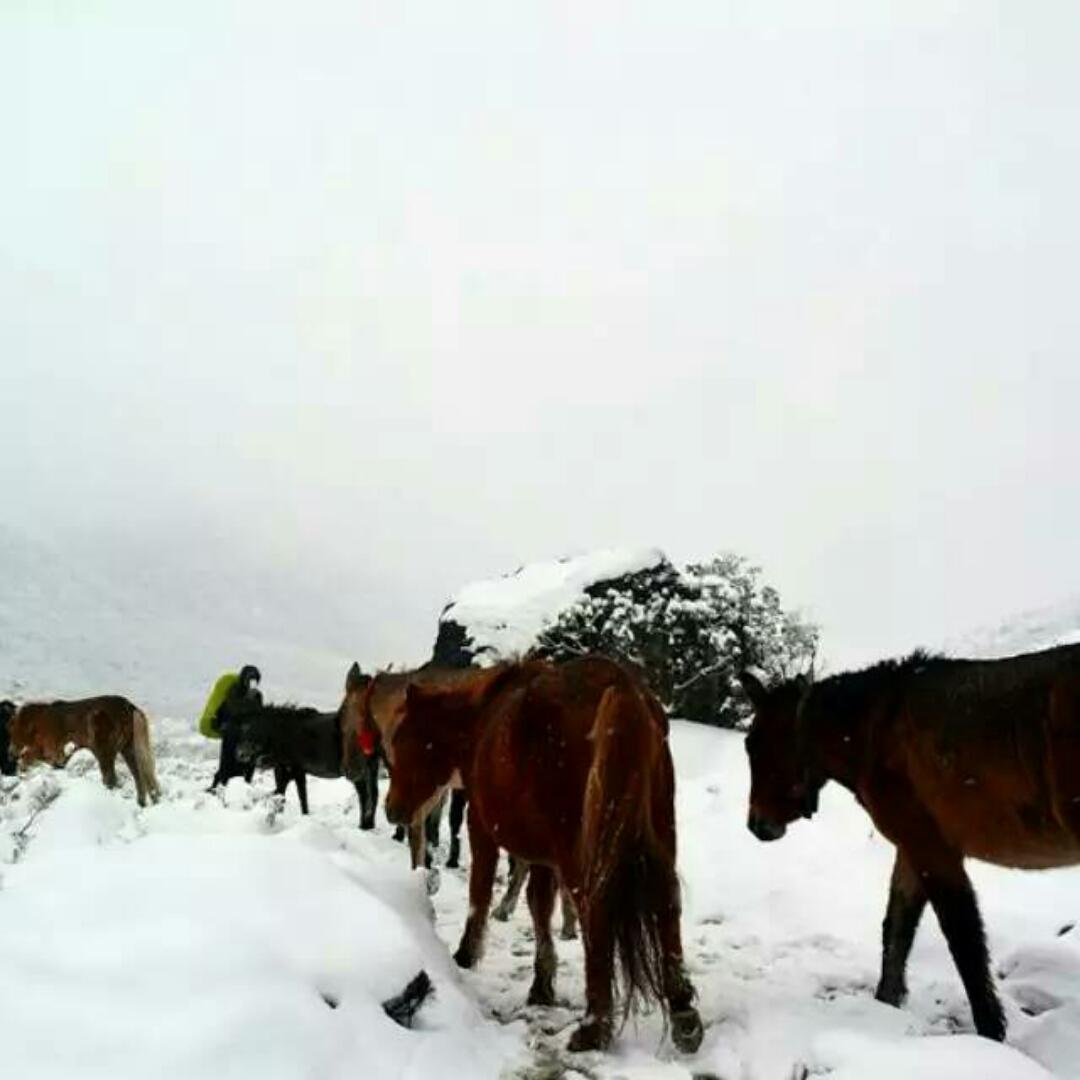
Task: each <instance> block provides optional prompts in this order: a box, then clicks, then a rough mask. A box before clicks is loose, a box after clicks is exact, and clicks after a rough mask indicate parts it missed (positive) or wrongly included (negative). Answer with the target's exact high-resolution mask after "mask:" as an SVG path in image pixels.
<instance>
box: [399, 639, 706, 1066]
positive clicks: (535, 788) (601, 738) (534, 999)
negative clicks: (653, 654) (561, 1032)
mask: <svg viewBox="0 0 1080 1080" xmlns="http://www.w3.org/2000/svg"><path fill="white" fill-rule="evenodd" d="M667 727H668V725H667V718H666V716H665V715H664V712H663V709H662V708H661V706H660V704H659V702H657V701H656V699H655V698H654V697H653V695H652V694H651V693H649V691H648V690H647V689H646V688H645V687H644V686H643V685H642V684H641V683H640V682H639V681H638V679H636V678H635V677H634V676H633V675H631V674H630V673H629V672H628V671H626V670H625V669H624V668H622V667H621V666H619V665H618V664H616V663H614V662H613V661H611V660H607V659H605V658H602V657H587V658H584V659H580V660H572V661H569V662H567V663H565V664H562V665H554V664H550V663H547V662H542V661H532V662H528V663H520V664H507V665H502V666H498V667H494V668H490V669H487V670H484V671H480V672H474V673H473V674H472V675H471V676H470V677H469V678H468V679H466V680H464V681H462V682H460V683H459V684H458V685H456V686H453V687H443V688H432V689H429V688H426V687H423V686H421V685H415V684H414V685H410V686H409V687H408V689H407V691H406V692H405V695H404V701H403V704H402V707H401V717H400V721H399V723H398V724H397V726H396V730H395V732H394V735H393V740H392V748H391V749H392V753H393V759H394V768H393V772H392V774H391V780H390V790H389V792H388V793H387V796H386V812H387V816H388V817H389V818H390V819H391V820H392V821H400V822H409V821H412V820H414V818H415V817H416V815H417V814H418V813H422V812H423V811H424V809H425V808H426V807H427V806H429V805H431V804H432V803H433V802H434V801H436V800H437V799H438V798H439V797H440V795H441V793H442V792H443V791H444V790H445V789H446V787H447V786H448V785H449V784H451V783H452V782H455V781H457V780H460V781H461V782H462V783H463V784H464V786H465V789H466V790H467V791H468V793H469V841H470V845H471V848H472V860H473V863H472V871H471V876H470V880H469V916H468V920H467V922H466V924H465V931H464V934H463V936H462V939H461V944H460V946H459V947H458V950H457V952H456V953H455V954H454V959H455V960H456V961H457V963H458V964H459V965H460V966H461V967H472V966H473V965H474V964H475V963H476V962H477V960H478V959H479V957H480V953H481V949H482V945H483V938H484V931H485V928H486V925H487V916H488V907H489V905H490V903H491V893H492V887H493V883H494V877H495V866H496V862H497V861H498V855H499V848H500V847H503V848H506V850H507V851H509V852H510V853H511V854H512V855H514V856H516V857H518V858H521V859H523V860H525V861H527V862H529V863H532V864H534V865H533V866H532V870H531V873H530V875H529V884H528V893H527V895H528V901H529V910H530V912H531V913H532V917H533V928H534V932H535V939H536V961H535V967H534V978H533V983H532V987H531V989H530V991H529V1003H530V1004H534V1005H552V1004H554V1001H555V989H554V978H555V967H556V959H555V946H554V942H553V941H552V937H551V914H552V909H553V908H554V903H555V890H556V872H557V874H558V876H559V877H560V878H561V879H562V881H563V882H564V883H565V885H566V886H567V887H568V888H569V890H570V893H571V895H572V897H573V898H574V901H575V904H576V906H577V910H578V914H579V916H580V919H581V933H582V938H583V941H584V946H585V977H586V998H587V1005H588V1013H587V1015H586V1017H585V1019H584V1021H583V1022H582V1023H581V1025H580V1026H579V1027H578V1029H577V1030H576V1031H575V1032H574V1034H573V1036H572V1037H571V1040H570V1049H571V1050H593V1049H600V1048H603V1047H605V1046H607V1045H608V1043H609V1042H610V1041H611V1037H612V1023H613V1021H612V1016H613V1011H614V997H615V984H616V979H615V961H616V959H618V962H619V967H620V969H621V974H622V980H621V981H622V990H623V996H624V1001H623V1006H624V1015H626V1014H628V1013H629V1011H630V1010H631V1009H632V1008H633V1006H634V1005H635V1003H636V1002H637V1001H638V1000H639V999H644V1000H654V1001H657V1002H659V1003H660V1005H661V1007H662V1008H663V1009H664V1010H665V1012H666V1013H667V1014H668V1015H669V1016H670V1021H671V1031H672V1038H673V1041H674V1042H675V1044H676V1046H677V1047H678V1048H679V1049H681V1050H685V1051H688V1052H692V1051H693V1050H696V1049H697V1047H698V1046H699V1045H700V1043H701V1039H702V1034H703V1029H702V1026H701V1020H700V1018H699V1016H698V1013H697V1010H696V1009H695V1008H694V1005H693V1001H694V996H695V995H694V989H693V986H692V985H691V983H690V980H689V979H688V978H687V976H686V972H685V970H684V967H683V954H682V942H681V937H680V927H679V919H680V902H679V882H678V878H677V876H676V873H675V775H674V769H673V766H672V761H671V753H670V750H669V748H668V744H667Z"/></svg>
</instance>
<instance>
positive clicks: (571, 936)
mask: <svg viewBox="0 0 1080 1080" xmlns="http://www.w3.org/2000/svg"><path fill="white" fill-rule="evenodd" d="M559 937H561V938H562V939H563V941H577V930H576V929H575V928H574V927H573V926H564V927H563V928H562V930H561V931H560V932H559Z"/></svg>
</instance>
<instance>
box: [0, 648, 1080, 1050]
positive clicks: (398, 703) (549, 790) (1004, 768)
mask: <svg viewBox="0 0 1080 1080" xmlns="http://www.w3.org/2000/svg"><path fill="white" fill-rule="evenodd" d="M740 681H741V684H742V689H743V691H744V693H745V694H746V697H747V699H748V701H749V703H750V706H751V708H752V722H751V724H750V727H749V731H748V733H747V736H746V750H747V753H748V757H749V764H750V778H751V786H750V800H749V813H748V820H747V824H748V826H749V828H750V830H751V831H752V832H753V834H754V835H755V836H756V837H758V839H760V840H763V841H775V840H778V839H780V838H781V837H782V836H783V835H784V833H785V831H786V829H787V826H788V825H789V824H791V823H792V822H794V821H796V820H798V819H799V818H808V817H811V816H812V815H813V814H814V812H815V811H816V809H817V805H818V796H819V793H820V791H821V789H822V787H823V786H824V785H825V784H826V783H828V782H829V781H836V782H837V783H839V784H841V785H842V786H844V787H845V788H847V789H848V790H850V791H851V792H852V793H853V794H854V796H855V798H856V799H857V800H858V802H859V803H860V804H861V805H862V807H863V808H864V809H865V810H866V812H867V813H868V814H869V815H870V817H871V818H872V820H873V822H874V825H875V827H876V828H877V829H878V831H879V832H880V833H881V834H882V835H883V836H884V837H886V838H887V839H888V840H889V841H891V842H892V843H893V844H894V845H895V848H896V861H895V865H894V868H893V873H892V880H891V884H890V889H889V896H888V903H887V907H886V912H885V919H884V922H883V926H882V961H881V975H880V980H879V982H878V986H877V998H878V999H879V1000H881V1001H883V1002H886V1003H888V1004H891V1005H899V1004H900V1003H901V1002H902V1001H903V999H904V997H905V994H906V968H907V960H908V955H909V953H910V951H911V946H912V943H913V941H914V938H915V934H916V931H917V928H918V925H919V921H920V918H921V916H922V914H923V912H924V910H925V908H926V905H927V904H928V903H929V905H930V906H931V907H932V908H933V910H934V913H935V915H936V916H937V919H938V922H939V924H940V926H941V929H942V931H943V933H944V936H945V939H946V942H947V943H948V947H949V949H950V952H951V954H952V956H953V959H954V961H955V963H956V967H957V970H958V972H959V974H960V977H961V980H962V982H963V984H964V988H965V990H966V992H967V996H968V999H969V1001H970V1004H971V1009H972V1015H973V1019H974V1023H975V1028H976V1030H977V1031H978V1032H979V1033H980V1034H981V1035H984V1036H986V1037H988V1038H991V1039H998V1040H1000V1039H1003V1038H1004V1036H1005V1021H1004V1016H1003V1012H1002V1008H1001V1004H1000V1002H999V1000H998V997H997V994H996V992H995V989H994V985H993V980H992V977H991V972H990V964H989V956H988V952H987V946H986V940H985V935H984V932H983V926H982V921H981V917H980V914H979V908H978V903H977V900H976V897H975V892H974V889H973V887H972V884H971V881H970V879H969V878H968V876H967V873H966V871H965V869H964V861H965V859H966V858H969V857H970V858H975V859H980V860H983V861H987V862H991V863H996V864H999V865H1002V866H1008V867H1015V868H1020V869H1042V868H1049V867H1057V866H1068V865H1074V864H1076V863H1080V645H1066V646H1059V647H1057V648H1053V649H1049V650H1046V651H1043V652H1038V653H1031V654H1026V655H1022V656H1016V657H1011V658H1008V659H1003V660H959V659H949V658H944V657H938V656H930V655H927V654H925V653H921V652H918V653H915V654H913V655H912V656H910V657H907V658H905V659H903V660H889V661H884V662H882V663H879V664H876V665H874V666H871V667H868V668H866V669H864V670H862V671H857V672H851V673H845V674H839V675H834V676H831V677H830V678H827V679H824V680H821V681H819V682H812V681H811V680H809V679H807V678H805V677H802V676H800V677H797V678H794V679H789V680H786V681H781V682H779V683H777V684H775V685H771V686H770V685H767V683H766V681H765V680H764V679H763V678H762V677H761V676H760V675H759V674H757V673H755V672H753V671H751V670H748V671H745V672H743V673H742V674H741V676H740ZM237 723H238V724H239V725H240V728H239V737H238V753H239V755H240V757H241V760H245V761H248V762H255V763H256V764H258V765H260V766H263V767H273V768H274V770H275V773H276V779H277V787H278V789H279V790H280V791H281V792H282V793H283V792H284V790H285V787H286V785H287V784H288V783H289V782H295V783H296V785H297V790H298V794H299V797H300V801H301V806H302V809H303V810H304V811H305V812H306V811H307V792H306V784H305V777H306V774H307V773H309V772H310V773H313V774H314V775H318V776H344V777H347V778H348V779H349V780H351V781H352V782H353V783H354V784H355V785H356V788H357V793H358V795H359V798H360V812H361V820H360V825H361V828H371V827H372V826H373V825H374V821H375V807H376V804H377V798H378V776H379V765H380V762H385V764H386V765H387V767H388V771H389V776H390V786H389V790H388V792H387V794H386V800H385V809H386V815H387V818H388V819H389V820H390V821H391V822H392V823H394V824H396V825H397V826H399V828H401V829H402V830H405V831H407V832H408V835H409V839H410V851H411V855H412V860H413V865H414V866H420V865H424V864H425V862H426V861H427V860H428V859H429V858H430V844H431V841H432V840H433V838H434V836H435V835H437V828H438V825H437V820H438V814H439V813H440V811H441V809H442V807H443V805H444V804H445V802H446V800H447V798H448V797H450V795H451V793H452V794H453V803H452V808H453V809H454V810H455V814H454V815H452V816H454V817H455V818H456V821H455V822H454V823H452V824H456V825H457V827H458V828H459V827H460V824H461V819H462V816H463V811H464V809H465V807H466V804H467V821H468V832H469V846H470V851H471V858H472V864H471V867H470V877H469V911H468V917H467V919H466V923H465V927H464V930H463V933H462V938H461V941H460V944H459V945H458V948H457V950H456V952H455V953H454V959H455V960H456V961H457V963H458V964H459V965H461V966H462V967H472V966H473V965H474V964H476V963H477V962H478V960H479V959H480V956H481V953H482V951H483V945H484V935H485V929H486V926H487V920H488V916H489V908H490V905H491V899H492V892H493V884H494V879H495V870H496V865H497V862H498V858H499V853H500V851H506V852H508V853H509V854H510V855H511V856H512V857H513V858H514V860H515V864H514V874H513V878H512V881H511V889H510V891H511V893H513V895H514V896H516V890H519V889H520V888H521V887H522V886H523V885H524V884H525V881H526V880H527V887H526V895H527V898H528V905H529V911H530V914H531V916H532V923H533V930H534V936H535V958H534V966H533V981H532V985H531V987H530V989H529V995H528V1001H529V1003H530V1004H533V1005H538V1006H544V1005H551V1004H553V1003H554V1000H555V990H554V978H555V968H556V960H555V946H554V942H553V939H552V934H551V918H552V914H553V911H554V907H555V900H556V897H557V896H558V895H559V891H560V889H561V890H562V893H563V908H564V917H565V916H567V914H569V915H570V917H571V918H573V917H574V916H576V918H577V919H578V920H579V921H580V930H581V937H582V942H583V945H584V953H585V981H586V1006H587V1008H586V1014H585V1017H584V1018H583V1020H582V1022H581V1023H580V1025H579V1026H578V1028H577V1029H576V1031H575V1032H574V1034H573V1036H572V1037H571V1040H570V1049H572V1050H591V1049H601V1048H603V1047H605V1046H607V1045H608V1044H609V1043H610V1041H611V1039H612V1037H613V1034H614V1030H615V1024H616V1021H617V1019H618V1017H619V1015H620V1014H621V1016H622V1017H624V1018H625V1017H626V1016H627V1015H629V1014H630V1013H631V1012H632V1011H633V1010H634V1008H635V1007H636V1006H637V1005H638V1004H640V1003H656V1004H658V1005H659V1006H660V1008H661V1009H662V1011H663V1014H664V1017H665V1021H666V1022H667V1024H668V1027H669V1030H670V1032H671V1037H672V1041H673V1043H674V1044H675V1046H676V1047H677V1048H678V1049H680V1050H682V1051H684V1052H693V1051H694V1050H696V1049H697V1047H698V1046H699V1045H700V1043H701V1040H702V1037H703V1031H704V1029H703V1025H702V1022H701V1018H700V1016H699V1014H698V1011H697V1009H696V1007H695V992H694V988H693V985H692V984H691V982H690V979H689V978H688V975H687V972H686V969H685V966H684V963H683V949H682V941H681V933H680V919H681V916H680V895H679V882H678V878H677V875H676V839H677V830H676V821H675V779H676V778H675V771H674V766H673V763H672V757H671V752H670V749H669V746H668V718H667V716H666V714H665V712H664V709H663V708H662V706H661V705H660V703H659V702H658V700H657V698H656V697H655V695H654V694H653V693H652V692H651V690H650V689H649V687H648V685H647V684H646V682H645V680H644V678H643V676H642V675H641V674H640V673H639V672H637V671H635V670H631V669H628V668H627V667H625V666H623V665H621V664H619V663H617V662H615V661H613V660H610V659H607V658H604V657H600V656H594V657H585V658H580V659H575V660H570V661H566V662H564V663H559V664H557V663H552V662H549V661H539V660H534V661H530V660H526V661H519V662H513V663H503V664H499V665H496V666H494V667H490V668H485V669H475V668H471V669H464V670H461V669H449V668H443V667H439V666H436V665H434V664H429V665H426V666H425V667H422V668H420V669H418V670H416V671H412V672H384V673H380V674H377V675H374V676H367V675H363V674H362V673H361V672H360V670H359V668H358V667H357V666H356V665H353V667H352V669H350V671H349V673H348V675H347V677H346V682H345V692H344V698H343V700H342V703H341V706H340V708H339V709H338V710H337V712H335V713H318V712H316V711H315V710H310V709H297V708H293V707H278V706H262V707H260V708H258V709H253V710H252V711H251V713H250V714H249V715H247V714H245V715H242V716H241V717H239V718H238V720H237ZM0 736H6V739H7V740H8V742H9V743H10V751H8V749H7V747H6V746H5V745H4V742H3V741H2V740H0V752H2V753H0V759H2V758H3V757H5V756H7V757H8V759H9V764H11V762H12V761H17V762H19V763H20V764H27V763H29V762H31V761H35V760H42V761H46V762H49V763H51V764H62V762H63V758H64V755H65V754H66V753H67V747H69V746H70V745H71V744H72V743H74V744H75V745H76V746H85V747H88V748H89V749H91V750H92V751H93V753H94V754H95V756H96V757H97V759H98V763H99V765H100V768H101V772H102V777H103V779H104V781H105V783H106V785H108V786H110V787H111V786H114V785H115V783H116V773H115V758H116V755H117V754H119V755H120V756H122V757H123V758H124V760H125V761H126V762H127V764H128V767H129V768H130V769H131V771H132V775H133V776H134V778H135V783H136V790H137V795H138V798H139V802H140V804H144V803H145V800H146V798H147V797H150V798H151V799H156V798H157V796H158V791H159V789H158V785H157V780H156V777H155V774H154V768H153V757H152V754H151V752H150V744H149V737H148V725H147V722H146V717H145V715H144V714H143V713H142V712H141V711H140V710H139V709H138V708H136V707H135V706H134V705H132V704H131V703H130V702H128V701H126V700H125V699H123V698H118V697H109V698H94V699H90V700H89V701H85V702H70V703H59V702H58V703H54V704H51V705H44V704H36V705H23V706H22V707H21V708H19V709H18V710H14V708H13V707H12V706H10V704H9V703H0ZM433 822H434V823H435V824H434V826H433V824H432V823H433ZM457 841H458V837H457V832H456V829H455V830H454V836H453V841H452V847H453V851H452V854H453V857H454V861H455V862H456V859H457V853H458V848H459V845H458V842H457ZM732 872H733V873H737V872H738V870H737V867H733V868H732Z"/></svg>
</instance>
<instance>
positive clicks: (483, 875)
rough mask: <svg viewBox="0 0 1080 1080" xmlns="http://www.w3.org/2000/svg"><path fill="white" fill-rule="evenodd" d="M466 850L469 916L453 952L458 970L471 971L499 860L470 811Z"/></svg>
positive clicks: (480, 947)
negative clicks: (469, 856)
mask: <svg viewBox="0 0 1080 1080" xmlns="http://www.w3.org/2000/svg"><path fill="white" fill-rule="evenodd" d="M469 849H470V850H471V852H472V867H471V868H470V870H469V917H468V918H467V919H466V920H465V931H464V933H463V934H462V935H461V944H460V945H459V946H458V948H457V952H455V953H454V960H455V961H456V962H457V965H458V967H463V968H471V967H472V966H473V965H474V964H475V963H476V962H477V960H479V959H480V954H481V952H482V951H483V947H484V931H485V930H486V929H487V919H488V908H489V907H490V906H491V893H492V890H493V888H494V886H495V867H496V865H497V863H498V861H499V847H498V845H497V844H496V843H495V841H494V840H493V839H492V838H491V837H490V836H489V835H488V834H487V833H486V832H485V831H484V829H483V828H482V826H481V825H480V824H479V822H478V821H477V819H476V814H475V813H473V811H472V810H470V811H469Z"/></svg>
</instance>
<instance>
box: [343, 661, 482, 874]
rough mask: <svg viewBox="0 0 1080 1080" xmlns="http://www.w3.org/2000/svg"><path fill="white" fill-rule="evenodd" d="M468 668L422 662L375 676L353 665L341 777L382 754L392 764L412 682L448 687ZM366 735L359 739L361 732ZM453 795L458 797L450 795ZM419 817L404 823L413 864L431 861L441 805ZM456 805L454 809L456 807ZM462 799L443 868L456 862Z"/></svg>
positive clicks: (347, 681)
mask: <svg viewBox="0 0 1080 1080" xmlns="http://www.w3.org/2000/svg"><path fill="white" fill-rule="evenodd" d="M475 673H476V672H475V669H473V668H450V667H443V666H441V665H437V664H425V665H424V666H423V667H420V668H417V669H416V670H414V671H382V672H379V673H378V674H377V675H375V676H374V677H372V676H370V675H363V674H361V671H360V667H359V665H358V664H353V666H352V667H351V668H349V672H348V674H347V675H346V677H345V698H344V700H343V701H342V703H341V760H342V766H343V772H344V775H346V776H348V777H350V778H352V777H353V776H354V775H355V776H359V775H361V773H362V772H363V770H364V769H365V768H367V767H368V764H369V763H368V760H367V759H368V758H370V757H377V756H378V755H379V754H380V753H383V754H385V755H386V758H387V761H388V762H389V763H390V764H392V763H393V750H392V746H391V744H392V741H393V736H394V731H395V730H396V728H397V725H398V722H399V720H400V713H401V705H402V703H403V702H404V700H405V691H406V689H407V688H408V686H409V685H410V684H411V683H419V684H422V685H424V686H453V685H456V684H457V683H459V682H461V681H463V680H468V679H469V678H471V677H472V676H473V675H474V674H475ZM362 733H366V735H365V737H364V738H363V739H362V738H361V734H362ZM444 794H445V793H444ZM455 794H457V793H455ZM443 801H444V800H440V801H439V802H438V804H437V805H435V806H433V807H432V808H431V812H430V813H428V814H425V815H424V817H423V818H422V819H419V820H417V821H414V822H409V823H408V835H409V852H410V855H411V857H412V866H413V869H414V870H415V869H416V868H417V867H419V866H428V865H430V863H431V850H432V849H433V848H434V847H435V846H436V845H437V844H438V840H439V835H438V834H439V822H440V818H441V816H442V802H443ZM455 803H456V804H457V805H455ZM462 806H463V796H462V795H460V794H459V795H458V797H457V798H456V799H455V800H454V802H452V803H451V811H450V832H451V839H450V858H449V859H448V860H447V866H450V867H454V866H457V864H458V852H459V846H460V845H459V841H458V832H459V831H460V829H461V808H462Z"/></svg>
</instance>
